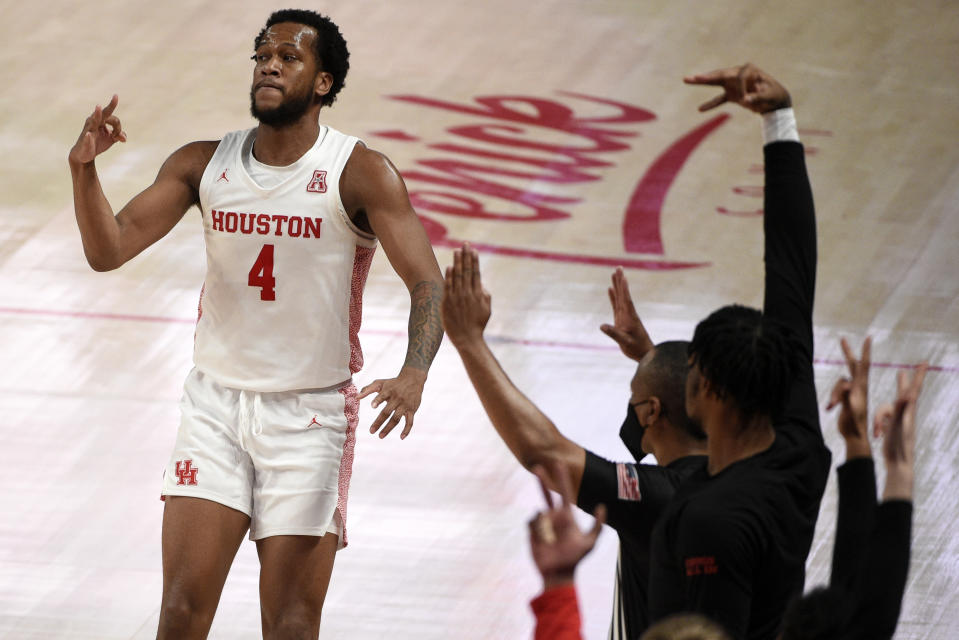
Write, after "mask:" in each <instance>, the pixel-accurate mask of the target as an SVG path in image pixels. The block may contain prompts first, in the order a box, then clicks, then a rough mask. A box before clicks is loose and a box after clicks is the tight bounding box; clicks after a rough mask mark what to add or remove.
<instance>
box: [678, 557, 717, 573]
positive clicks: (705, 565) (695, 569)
mask: <svg viewBox="0 0 959 640" xmlns="http://www.w3.org/2000/svg"><path fill="white" fill-rule="evenodd" d="M716 573H719V565H717V564H716V558H715V557H713V556H697V557H695V558H686V577H687V578H689V577H691V576H711V575H714V574H716Z"/></svg>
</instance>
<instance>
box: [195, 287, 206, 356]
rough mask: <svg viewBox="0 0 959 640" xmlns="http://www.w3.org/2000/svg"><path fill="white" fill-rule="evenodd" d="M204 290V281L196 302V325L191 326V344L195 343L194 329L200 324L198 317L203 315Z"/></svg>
mask: <svg viewBox="0 0 959 640" xmlns="http://www.w3.org/2000/svg"><path fill="white" fill-rule="evenodd" d="M204 291H206V282H204V283H203V286H202V287H200V299H199V300H197V302H196V325H194V327H193V344H194V345H195V344H196V330H197V327H199V326H200V318H202V317H203V292H204Z"/></svg>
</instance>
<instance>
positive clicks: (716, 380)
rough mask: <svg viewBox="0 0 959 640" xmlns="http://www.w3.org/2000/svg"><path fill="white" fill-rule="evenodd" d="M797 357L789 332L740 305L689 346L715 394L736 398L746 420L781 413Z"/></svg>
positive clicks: (700, 329) (704, 327)
mask: <svg viewBox="0 0 959 640" xmlns="http://www.w3.org/2000/svg"><path fill="white" fill-rule="evenodd" d="M797 352H798V344H797V342H796V339H795V337H794V335H793V333H792V332H791V331H790V330H789V328H788V327H786V326H785V325H784V324H782V323H781V322H778V321H775V320H773V319H771V318H769V317H767V316H765V315H763V313H762V312H761V311H759V310H758V309H752V308H749V307H744V306H742V305H738V304H734V305H729V306H725V307H722V308H721V309H718V310H716V311H714V312H713V313H711V314H710V315H709V317H707V318H706V319H705V320H703V321H702V322H700V323H699V324H698V325H696V332H695V333H694V334H693V340H692V342H690V343H689V358H690V365H691V366H692V365H698V366H699V369H700V371H702V374H703V377H705V378H706V380H708V381H709V383H710V385H711V386H712V387H713V391H714V393H716V394H717V395H718V396H719V398H720V399H721V400H725V399H726V398H729V399H731V400H732V401H733V403H735V405H736V406H737V407H738V408H739V410H740V411H741V412H742V415H743V418H745V419H749V418H752V417H754V416H759V415H766V416H769V417H771V418H775V417H778V416H779V415H780V414H781V413H782V410H783V407H784V406H785V404H786V396H787V394H788V393H789V388H790V385H791V384H792V380H793V376H794V375H795V373H796V369H797V366H796V357H797Z"/></svg>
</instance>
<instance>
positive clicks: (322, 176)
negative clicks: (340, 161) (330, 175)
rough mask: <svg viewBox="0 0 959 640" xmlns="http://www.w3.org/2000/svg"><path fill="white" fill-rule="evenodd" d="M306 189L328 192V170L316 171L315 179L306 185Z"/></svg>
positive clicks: (314, 173)
mask: <svg viewBox="0 0 959 640" xmlns="http://www.w3.org/2000/svg"><path fill="white" fill-rule="evenodd" d="M306 190H307V191H310V192H312V193H326V171H314V172H313V179H312V180H310V184H308V185H306Z"/></svg>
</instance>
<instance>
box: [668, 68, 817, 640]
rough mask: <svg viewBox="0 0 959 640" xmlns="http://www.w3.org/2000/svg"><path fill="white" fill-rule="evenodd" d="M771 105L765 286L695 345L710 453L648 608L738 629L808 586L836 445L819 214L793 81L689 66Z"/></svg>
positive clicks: (730, 92)
mask: <svg viewBox="0 0 959 640" xmlns="http://www.w3.org/2000/svg"><path fill="white" fill-rule="evenodd" d="M685 81H686V82H687V83H688V84H697V85H714V86H719V87H721V88H722V89H723V93H722V94H721V95H719V96H717V97H716V98H713V99H712V100H710V101H708V102H706V103H705V104H703V105H702V106H701V107H700V110H701V111H706V110H708V109H712V108H713V107H716V106H718V105H720V104H723V103H724V102H727V101H728V102H735V103H737V104H739V105H741V106H743V107H745V108H747V109H749V110H751V111H754V112H756V113H759V114H761V115H762V117H763V138H764V142H765V146H764V149H763V152H764V156H765V183H766V186H765V196H764V198H765V201H764V208H765V216H764V223H763V226H764V232H765V299H764V302H763V309H762V311H760V310H758V309H750V308H747V307H744V306H740V305H731V306H726V307H723V308H721V309H719V310H717V311H715V312H713V313H712V314H710V315H709V316H708V317H707V318H706V319H705V320H703V321H702V322H700V323H699V325H698V326H697V327H696V331H695V333H694V335H693V339H692V342H691V343H690V346H689V374H688V376H687V380H686V410H687V412H688V414H689V417H690V418H691V419H692V420H694V421H696V422H698V423H699V424H701V426H702V428H703V430H704V431H705V432H706V435H707V450H708V458H707V462H706V463H705V464H703V465H701V467H700V468H699V469H697V470H695V471H693V472H692V474H691V475H690V476H689V477H688V478H687V480H686V481H685V482H684V483H683V484H682V485H680V487H679V488H678V489H677V491H676V493H675V494H674V496H673V499H672V501H671V502H670V504H669V505H668V506H667V508H666V511H665V513H664V514H663V516H662V518H661V519H660V520H659V523H658V525H657V526H656V528H655V530H654V531H653V536H652V546H651V551H650V555H651V558H652V566H651V569H650V602H649V608H650V616H651V618H652V619H653V620H657V619H661V618H665V617H667V616H669V615H671V614H675V613H679V612H695V613H700V614H703V615H706V616H709V617H710V618H713V619H715V620H716V621H718V622H720V623H721V624H722V625H723V626H724V627H725V628H726V630H727V631H728V632H729V634H730V635H731V636H732V637H734V638H749V639H750V640H772V639H773V638H775V637H776V636H777V635H778V633H779V631H780V629H781V625H782V617H783V612H784V610H785V609H786V605H787V604H788V603H789V601H790V600H791V599H792V598H793V597H795V596H796V595H798V594H801V593H802V590H803V583H804V581H805V562H806V557H807V555H808V554H809V549H810V546H811V544H812V539H813V533H814V530H815V524H816V518H817V516H818V513H819V505H820V502H821V501H822V496H823V491H824V490H825V487H826V480H827V478H828V474H829V467H830V461H831V454H830V452H829V450H828V449H827V448H826V445H825V443H824V441H823V437H822V431H821V428H820V425H819V412H818V407H817V397H816V388H815V384H814V378H813V368H812V355H813V332H812V309H813V297H814V290H815V280H816V222H815V212H814V206H813V198H812V191H811V188H810V185H809V178H808V176H807V174H806V167H805V160H804V153H803V146H802V144H800V142H799V136H798V133H797V129H796V121H795V116H794V114H793V110H792V102H791V99H790V96H789V93H788V92H787V91H786V89H785V88H784V87H783V86H782V85H781V84H780V83H779V82H777V81H776V80H775V79H773V78H772V77H771V76H769V75H768V74H767V73H765V72H763V71H762V70H760V69H758V68H756V67H755V66H753V65H751V64H746V65H743V66H740V67H731V68H728V69H722V70H718V71H714V72H711V73H707V74H701V75H696V76H692V77H689V78H686V80H685Z"/></svg>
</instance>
